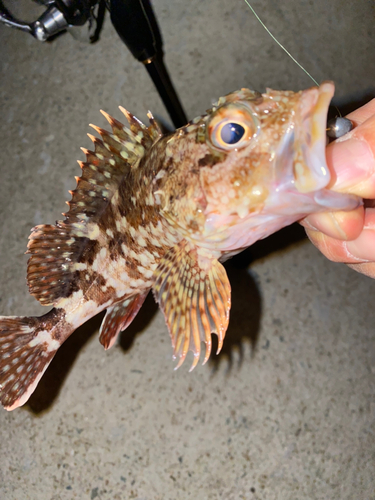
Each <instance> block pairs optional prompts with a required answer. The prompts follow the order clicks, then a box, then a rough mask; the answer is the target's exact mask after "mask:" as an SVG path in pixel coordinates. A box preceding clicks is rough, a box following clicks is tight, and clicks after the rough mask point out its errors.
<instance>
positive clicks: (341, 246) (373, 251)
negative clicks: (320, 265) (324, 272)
mask: <svg viewBox="0 0 375 500" xmlns="http://www.w3.org/2000/svg"><path fill="white" fill-rule="evenodd" d="M306 232H307V235H308V237H309V238H310V240H311V241H312V243H313V244H314V245H315V246H316V247H317V248H318V249H319V250H320V251H321V252H322V253H323V254H324V255H325V256H326V257H327V258H328V259H330V260H332V261H334V262H345V263H346V264H358V263H364V262H372V261H375V209H367V210H366V212H365V222H364V226H363V231H362V232H361V234H360V235H359V236H358V238H356V239H355V240H353V241H342V240H338V239H337V238H335V237H331V236H327V235H325V234H323V233H321V232H320V231H316V230H313V229H307V230H306Z"/></svg>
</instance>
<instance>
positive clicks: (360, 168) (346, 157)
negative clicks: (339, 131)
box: [327, 137, 375, 189]
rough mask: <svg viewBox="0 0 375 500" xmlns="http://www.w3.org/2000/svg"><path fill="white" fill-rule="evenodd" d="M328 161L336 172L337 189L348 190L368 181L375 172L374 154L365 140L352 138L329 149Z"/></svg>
mask: <svg viewBox="0 0 375 500" xmlns="http://www.w3.org/2000/svg"><path fill="white" fill-rule="evenodd" d="M327 161H328V162H329V164H330V165H331V166H332V168H333V170H334V171H335V172H336V175H337V179H336V182H335V189H348V188H352V187H353V186H356V185H357V184H360V183H361V182H363V181H365V180H366V179H368V178H369V177H370V176H371V175H373V174H374V171H375V159H374V154H373V152H372V150H371V148H370V147H369V145H368V144H367V142H365V141H364V140H361V139H356V138H355V137H350V138H349V139H347V140H345V141H341V142H334V143H332V145H331V146H330V147H328V148H327Z"/></svg>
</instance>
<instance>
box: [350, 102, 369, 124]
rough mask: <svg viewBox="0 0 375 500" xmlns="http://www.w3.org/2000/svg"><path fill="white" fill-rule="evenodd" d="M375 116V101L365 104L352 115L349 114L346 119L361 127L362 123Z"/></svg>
mask: <svg viewBox="0 0 375 500" xmlns="http://www.w3.org/2000/svg"><path fill="white" fill-rule="evenodd" d="M374 114H375V99H372V100H371V101H370V102H368V103H367V104H365V105H364V106H362V107H361V108H359V109H356V110H355V111H353V112H352V113H349V114H348V115H347V116H346V118H349V120H351V121H352V122H353V123H354V125H356V126H357V125H360V124H361V123H363V122H365V121H366V120H368V119H369V118H370V117H371V116H372V115H374Z"/></svg>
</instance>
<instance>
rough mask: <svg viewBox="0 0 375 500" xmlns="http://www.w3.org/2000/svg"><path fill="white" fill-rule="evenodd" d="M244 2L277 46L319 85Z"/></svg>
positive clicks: (246, 1) (248, 4) (247, 3)
mask: <svg viewBox="0 0 375 500" xmlns="http://www.w3.org/2000/svg"><path fill="white" fill-rule="evenodd" d="M244 2H245V3H246V5H247V6H248V7H249V9H250V10H251V12H252V13H253V14H254V16H255V17H256V18H257V20H258V21H259V22H260V24H261V25H262V26H263V28H264V29H265V30H266V31H267V33H268V34H269V35H270V37H271V38H272V39H273V40H274V41H275V42H276V43H277V45H278V46H279V47H281V48H282V49H283V51H284V52H286V53H287V54H288V56H289V57H290V58H291V60H292V61H294V62H295V63H296V64H297V66H299V67H300V68H301V69H302V71H304V72H305V73H306V75H307V76H308V77H309V78H311V80H312V81H313V82H314V83H315V85H317V86H318V87H319V83H318V82H317V81H316V80H315V78H313V77H312V76H311V75H310V73H309V72H308V71H307V70H306V69H305V68H304V67H303V66H302V64H300V63H299V62H298V61H297V60H296V59H295V58H294V57H293V56H292V54H291V53H290V52H288V51H287V49H286V48H285V47H284V45H282V44H281V43H280V42H279V40H278V39H277V38H276V37H275V36H274V35H273V34H272V33H271V32H270V30H269V29H268V28H267V26H266V25H265V24H264V22H263V21H262V20H261V18H260V17H259V16H258V14H257V13H256V12H255V10H254V9H253V7H252V6H251V5H250V3H249V2H248V0H244Z"/></svg>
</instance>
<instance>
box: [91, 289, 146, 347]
mask: <svg viewBox="0 0 375 500" xmlns="http://www.w3.org/2000/svg"><path fill="white" fill-rule="evenodd" d="M147 294H148V291H147V292H146V293H143V294H140V295H133V296H132V297H128V298H126V299H125V300H123V301H122V302H117V303H116V304H114V305H113V306H111V307H108V308H107V314H106V315H105V318H104V320H103V323H102V325H101V327H100V332H99V333H100V336H99V341H100V343H101V344H102V345H103V347H104V349H109V348H110V347H112V346H113V344H114V343H115V340H116V338H117V336H118V334H119V333H120V332H121V331H123V330H125V329H126V328H127V327H128V326H129V325H130V323H131V322H132V321H133V319H134V318H135V317H136V315H137V313H138V311H139V309H140V308H141V306H142V304H143V302H144V300H145V298H146V297H147Z"/></svg>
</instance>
